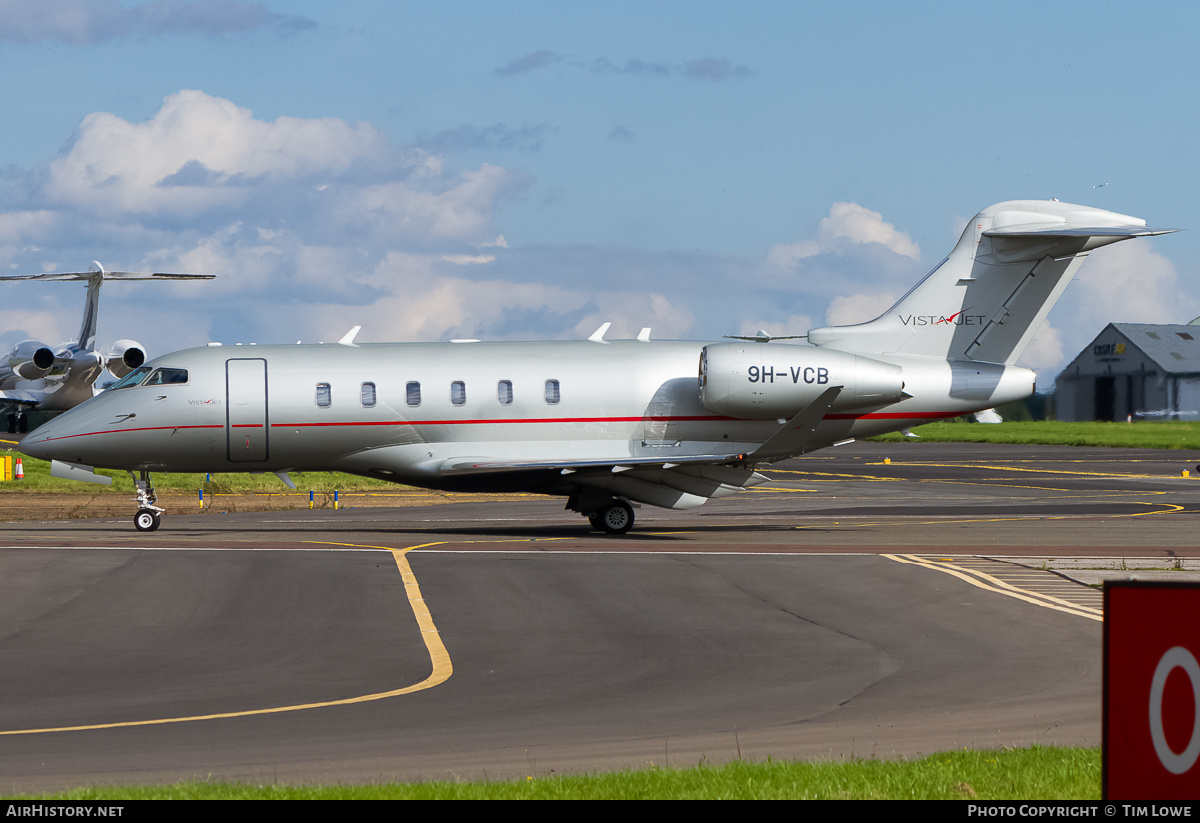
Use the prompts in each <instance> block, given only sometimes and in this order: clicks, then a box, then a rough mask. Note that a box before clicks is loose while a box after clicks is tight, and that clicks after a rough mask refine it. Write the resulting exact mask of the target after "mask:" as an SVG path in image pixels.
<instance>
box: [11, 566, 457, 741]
mask: <svg viewBox="0 0 1200 823" xmlns="http://www.w3.org/2000/svg"><path fill="white" fill-rule="evenodd" d="M324 545H330V546H353V547H354V548H358V549H380V550H382V551H388V552H391V553H392V556H393V557H394V558H395V560H396V568H397V569H399V571H400V577H401V579H402V580H403V581H404V593H405V595H406V596H407V597H408V602H409V605H410V606H411V607H412V610H413V617H415V618H416V620H417V625H418V626H419V627H420V629H421V639H422V640H423V641H424V642H425V648H426V650H428V652H429V660H430V662H431V663H432V665H433V670H432V671H431V672H430V674H429V677H426V678H425V679H424V680H422V681H421V682H420V683H415V684H413V685H411V686H403V687H401V688H399V689H392V690H390V691H386V692H375V693H373V694H364V695H360V696H358V697H347V698H344V699H342V700H325V701H321V702H319V703H298V704H296V705H292V706H274V707H271V708H266V709H245V710H243V711H236V712H219V713H216V714H197V715H190V716H187V717H162V718H157V719H154V720H126V721H122V722H117V723H92V724H89V725H84V726H57V727H49V728H44V729H15V730H12V731H0V736H2V735H17V734H48V733H50V732H81V731H91V730H95V729H120V728H126V727H129V726H162V725H167V724H170V723H191V722H193V721H197V720H222V719H226V718H231V717H253V716H255V715H263V714H282V713H284V712H296V711H304V710H306V709H324V708H328V707H330V706H349V705H353V704H355V703H369V702H371V701H373V700H384V699H386V698H389V697H399V696H400V695H403V694H412V693H413V692H419V691H424V690H426V689H432V688H433V687H434V686H437V685H440V684H442V683H445V682H446V681H447V680H448V679H449V678H450V675H451V674H453V673H454V667H453V665H452V664H451V662H450V654H449V652H447V651H446V647H445V645H444V644H443V643H442V639H441V637H440V636H439V635H438V630H437V626H435V625H434V623H433V616H432V615H431V614H430V613H429V609H428V607H426V605H425V599H424V598H423V597H422V596H421V587H420V586H419V585H417V578H416V576H415V575H414V574H413V572H412V568H411V567H410V566H409V565H408V559H407V558H406V557H405V555H406V554H407V553H408V552H410V551H412V550H413V549H420V548H424V547H426V546H436V545H439V544H438V543H425V544H422V545H420V546H409V547H408V548H406V549H393V548H389V547H387V546H355V545H354V544H352V543H325V544H324Z"/></svg>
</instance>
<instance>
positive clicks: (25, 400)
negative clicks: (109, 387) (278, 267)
mask: <svg viewBox="0 0 1200 823" xmlns="http://www.w3.org/2000/svg"><path fill="white" fill-rule="evenodd" d="M215 276H216V275H212V274H158V273H148V272H130V271H105V270H104V267H103V266H101V265H100V264H99V263H97V262H96V261H94V260H93V261H92V266H91V270H90V271H85V272H48V273H45V274H9V275H0V280H86V281H87V284H88V286H87V299H86V301H85V303H84V307H83V322H82V324H81V325H80V327H79V335H78V336H77V337H76V339H75V341H74V342H70V343H63V344H61V345H59V346H58V347H56V348H51V347H50V346H48V345H46V344H45V343H42V342H40V341H38V340H23V341H21V342H20V343H18V344H17V346H16V348H15V349H13V350H12V352H10V353H9V355H8V356H7V357H5V358H4V359H3V360H0V408H2V409H4V417H5V421H4V422H5V428H6V429H7V430H8V431H9V433H16V432H24V431H25V430H26V428H27V426H28V422H27V420H26V419H25V413H26V412H27V411H31V410H38V411H65V410H66V409H69V408H71V407H72V406H77V405H79V404H80V403H82V402H83V401H84V400H87V399H88V398H90V397H91V396H92V394H93V391H94V386H95V383H96V380H97V378H99V377H100V374H101V372H103V371H104V370H105V369H108V371H109V372H110V373H112V374H113V375H114V376H115V377H118V378H120V377H124V376H125V375H127V374H129V372H131V371H133V370H134V369H136V368H137V367H138V366H140V365H142V363H144V362H145V360H146V351H145V349H144V348H143V347H142V345H141V344H140V343H138V342H137V341H135V340H118V341H116V342H115V343H113V345H112V347H111V348H110V349H109V351H108V352H105V353H102V352H99V351H96V348H95V346H96V323H97V318H98V317H99V311H100V286H101V284H102V283H104V281H106V280H211V279H212V278H213V277H215Z"/></svg>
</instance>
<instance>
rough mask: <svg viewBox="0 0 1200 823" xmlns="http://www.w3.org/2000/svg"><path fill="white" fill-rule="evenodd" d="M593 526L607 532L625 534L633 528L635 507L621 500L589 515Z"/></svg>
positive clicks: (589, 520)
mask: <svg viewBox="0 0 1200 823" xmlns="http://www.w3.org/2000/svg"><path fill="white" fill-rule="evenodd" d="M588 522H590V523H591V524H592V528H594V529H597V530H599V531H602V532H604V533H606V534H625V532H627V531H629V530H630V529H632V528H633V507H632V506H630V505H629V504H628V503H626V502H624V501H621V502H618V503H613V504H611V505H609V506H605V507H604V508H602V509H600V510H599V511H598V512H596V513H594V514H591V515H589V516H588Z"/></svg>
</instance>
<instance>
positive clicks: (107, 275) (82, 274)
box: [0, 271, 216, 280]
mask: <svg viewBox="0 0 1200 823" xmlns="http://www.w3.org/2000/svg"><path fill="white" fill-rule="evenodd" d="M97 274H100V275H102V277H101V279H102V280H212V279H213V278H215V277H216V275H215V274H170V273H167V272H145V271H106V272H94V271H64V272H45V273H43V274H3V275H0V280H91V279H92V278H93V277H95V276H96V275H97Z"/></svg>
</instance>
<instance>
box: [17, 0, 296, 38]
mask: <svg viewBox="0 0 1200 823" xmlns="http://www.w3.org/2000/svg"><path fill="white" fill-rule="evenodd" d="M314 25H315V23H313V21H312V20H309V19H308V18H305V17H298V16H296V15H281V14H276V13H274V12H272V11H270V10H269V9H268V8H267V7H266V6H265V5H264V4H263V3H259V2H245V0H151V2H148V3H140V4H138V5H135V6H131V7H128V8H126V7H124V6H123V5H122V4H121V3H119V2H117V0H0V41H9V42H16V43H36V42H41V41H47V40H49V41H57V42H61V43H70V44H72V45H86V44H90V43H101V42H105V41H108V40H116V39H118V38H122V37H129V36H132V35H162V34H177V35H190V34H200V35H205V36H215V35H221V34H228V33H231V32H240V31H250V30H252V29H260V28H273V29H275V30H277V31H279V32H281V33H288V32H293V31H299V30H301V29H306V28H311V27H312V26H314Z"/></svg>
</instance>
